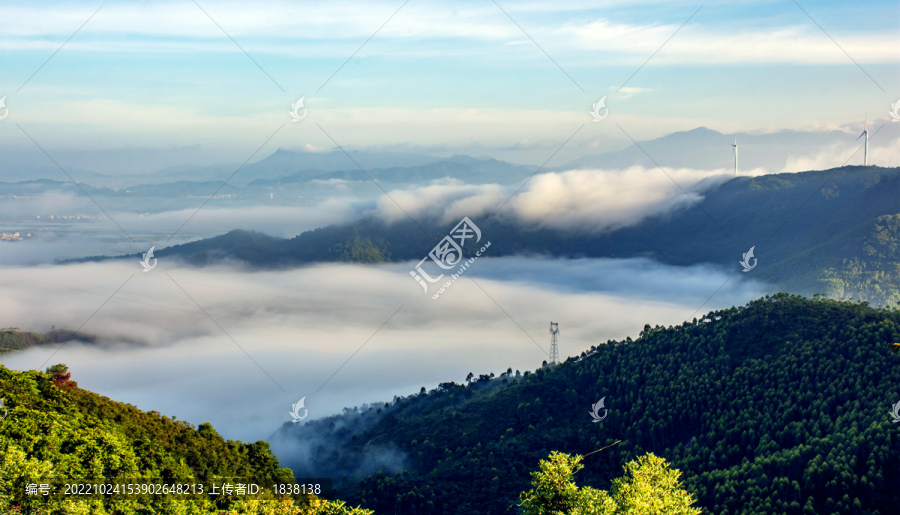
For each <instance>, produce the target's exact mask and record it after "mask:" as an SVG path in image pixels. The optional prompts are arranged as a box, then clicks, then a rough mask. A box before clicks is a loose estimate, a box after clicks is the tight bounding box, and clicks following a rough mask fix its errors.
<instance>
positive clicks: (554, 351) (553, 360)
mask: <svg viewBox="0 0 900 515" xmlns="http://www.w3.org/2000/svg"><path fill="white" fill-rule="evenodd" d="M558 334H559V324H558V323H557V322H550V364H551V365H555V364H557V363H559V343H558V342H557V341H556V335H558Z"/></svg>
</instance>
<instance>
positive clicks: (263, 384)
mask: <svg viewBox="0 0 900 515" xmlns="http://www.w3.org/2000/svg"><path fill="white" fill-rule="evenodd" d="M410 266H411V263H396V264H391V265H383V266H352V265H328V266H312V267H305V268H299V269H294V270H290V271H269V272H258V271H257V272H242V271H240V270H235V269H233V268H230V267H225V266H217V267H209V268H203V269H192V268H183V267H178V266H176V265H174V264H173V263H172V262H171V261H166V260H161V261H160V263H159V264H158V265H157V267H156V268H155V269H154V270H153V272H150V273H147V274H144V273H141V272H140V266H139V265H138V264H137V263H130V262H106V263H90V264H80V265H70V266H50V267H40V268H12V267H9V268H5V269H4V290H3V293H4V294H3V295H2V296H0V326H3V327H9V326H15V327H20V328H22V329H25V330H33V331H45V330H48V329H49V328H50V326H51V325H56V326H57V327H66V328H70V329H74V328H77V327H79V326H80V325H81V324H83V323H84V322H85V320H87V319H88V318H89V317H91V314H92V313H93V312H94V311H96V310H97V308H98V307H100V306H101V304H103V303H104V302H105V301H106V300H107V298H109V296H110V295H112V294H113V293H114V292H115V291H116V289H117V288H119V287H120V286H122V284H123V283H125V281H126V279H128V278H129V277H131V276H133V277H131V279H130V280H129V281H128V282H127V284H126V285H125V286H124V287H122V288H121V290H120V291H119V292H118V293H117V294H116V295H115V297H113V298H112V299H111V300H109V301H108V302H107V303H106V305H105V306H103V308H102V309H100V310H99V311H98V312H97V313H96V315H94V316H93V317H92V318H90V322H88V323H87V324H86V325H85V326H84V328H83V331H84V332H86V333H93V334H98V335H101V336H104V337H106V338H108V339H109V340H110V341H107V342H106V343H105V344H103V345H99V346H88V345H80V344H77V343H69V344H68V345H66V346H65V347H63V348H62V349H61V350H60V351H59V352H58V353H57V354H56V355H55V356H54V357H53V358H52V360H51V362H50V363H48V365H49V364H52V363H60V362H61V363H66V364H67V365H68V366H69V367H70V370H71V371H72V373H73V379H75V380H77V381H78V382H79V385H80V386H82V387H84V388H88V389H91V390H93V391H96V392H98V393H100V394H102V395H107V396H110V397H111V398H113V399H116V400H118V401H121V402H130V403H133V404H136V405H138V406H139V407H140V408H141V409H144V410H154V409H155V410H159V411H161V412H163V413H165V414H167V415H169V416H171V415H176V416H177V417H178V418H179V419H182V420H187V421H189V422H192V423H194V424H199V423H202V422H207V421H209V422H212V423H213V425H214V426H215V427H216V428H217V429H218V430H219V431H220V432H221V433H222V434H223V435H224V436H226V437H227V438H240V439H244V440H251V441H252V440H257V439H265V438H268V437H269V436H270V435H271V434H272V432H273V431H274V430H275V429H277V428H278V426H280V425H281V424H282V423H283V422H285V421H286V420H289V416H288V415H287V412H288V411H289V410H290V405H291V404H292V403H295V402H297V400H298V399H299V398H300V397H304V396H306V397H307V403H306V405H307V407H308V408H309V409H310V417H311V418H313V419H316V418H320V417H322V416H325V415H328V414H332V413H336V412H339V411H340V409H341V407H344V406H354V405H359V404H362V403H364V402H370V403H371V402H377V401H386V400H390V399H391V397H392V396H393V395H394V394H399V395H408V394H410V393H413V392H417V391H418V389H419V387H420V386H423V385H425V386H427V387H428V388H433V387H435V386H436V385H437V383H439V382H444V381H451V380H454V381H462V380H463V378H464V377H465V375H466V374H467V373H468V372H469V371H472V372H474V373H475V374H480V373H489V372H494V373H499V372H502V371H505V370H506V368H507V367H512V368H513V369H520V370H523V371H524V370H534V369H535V368H537V367H539V366H540V364H541V361H543V360H545V359H547V355H546V354H545V352H547V350H548V344H547V340H546V324H547V321H548V320H551V319H552V320H559V322H560V324H561V327H563V328H564V332H563V336H562V337H561V338H560V354H561V355H562V356H563V357H564V358H565V357H567V356H571V355H577V354H580V353H581V351H583V350H584V349H586V348H589V347H590V346H591V345H592V344H600V343H603V342H605V341H606V340H607V339H610V338H615V339H624V337H625V336H631V337H632V338H635V337H636V336H637V333H638V332H639V331H640V330H641V329H642V328H643V325H644V324H645V323H650V324H651V325H652V324H657V323H659V324H663V325H669V324H673V325H674V324H680V323H681V322H682V321H684V320H687V319H690V317H692V316H698V315H693V313H694V311H695V310H696V309H697V308H698V307H700V306H701V305H702V304H703V303H704V301H706V300H707V298H708V297H709V295H710V293H711V292H713V291H715V290H716V289H717V288H719V287H720V286H721V285H722V283H724V282H725V280H726V279H727V278H728V275H729V272H727V271H724V270H719V269H717V268H709V267H690V268H678V267H669V266H662V265H658V264H655V263H653V262H650V261H648V260H574V261H570V260H527V259H526V260H523V259H517V258H502V259H496V260H492V259H490V258H487V259H484V260H480V261H479V262H478V266H477V267H473V268H472V270H471V272H472V273H474V274H478V275H479V278H478V281H479V284H480V285H481V287H482V288H484V289H485V290H486V291H487V292H488V293H489V294H490V296H491V297H492V298H493V301H492V300H491V299H490V298H488V297H487V296H486V295H485V294H484V293H483V292H482V291H480V290H479V289H478V288H477V287H476V286H475V285H474V284H470V283H469V282H466V281H464V282H458V283H457V284H455V285H454V287H453V288H452V289H451V290H448V291H447V292H446V293H445V294H444V295H442V296H441V298H440V299H439V300H438V301H433V300H431V298H430V297H427V296H425V295H423V293H422V290H421V289H420V288H419V286H418V285H417V284H416V282H415V281H414V280H412V279H411V278H410V277H409V275H408V271H409V268H410ZM167 273H168V274H169V275H171V276H172V277H173V278H174V279H175V280H176V281H178V285H176V284H174V283H173V282H172V281H171V280H170V279H169V278H168V277H167V276H166V274H167ZM535 277H540V278H542V279H541V280H533V278H535ZM610 278H619V279H617V280H614V281H610V280H609V279H610ZM554 279H555V281H553V280H554ZM550 281H553V282H552V283H551V282H550ZM179 285H180V286H181V287H182V288H184V290H185V291H187V292H188V293H189V294H190V296H191V297H193V298H194V300H196V302H197V303H199V304H200V306H202V307H203V309H204V310H206V311H207V312H208V313H209V315H211V316H212V317H213V318H214V319H215V320H216V322H218V323H219V324H220V325H221V326H222V327H223V328H224V329H225V331H227V332H228V335H230V336H231V337H232V338H233V339H234V341H232V340H231V339H230V338H229V337H228V336H226V334H225V333H223V331H222V329H220V328H219V327H218V326H216V324H214V323H213V322H212V321H211V320H209V318H208V317H207V316H206V315H205V314H204V313H203V312H202V311H201V310H200V308H198V307H197V306H196V305H195V304H194V303H193V301H191V300H190V299H189V298H188V297H187V295H185V293H184V292H183V291H182V290H181V289H180V288H179ZM585 285H590V286H588V287H585ZM676 286H677V287H676ZM773 291H775V289H774V288H773V289H771V290H769V289H767V287H766V286H765V285H762V284H759V283H756V282H754V281H752V280H749V279H745V278H736V279H735V280H732V281H729V282H728V284H727V285H726V286H725V287H724V288H723V289H722V290H721V291H720V292H719V293H718V294H717V295H716V296H715V297H714V298H713V299H712V300H711V301H710V302H709V304H707V305H706V306H705V307H704V308H703V310H702V313H705V312H706V311H707V310H713V309H717V308H721V307H727V306H731V305H733V304H742V303H744V302H746V301H748V300H750V299H753V298H757V297H759V296H761V295H763V294H765V293H771V292H773ZM494 301H496V302H497V303H499V304H500V305H501V306H503V308H504V310H506V312H507V313H509V314H510V316H512V317H513V318H514V319H515V320H516V322H517V323H518V324H519V325H521V326H522V327H524V328H525V330H526V331H527V332H528V335H526V334H523V332H522V331H521V330H520V329H519V328H518V327H516V325H515V324H514V323H513V322H512V321H510V319H509V318H508V317H507V316H506V315H505V314H504V313H503V311H500V310H499V309H498V308H497V305H496V304H494ZM401 305H402V306H403V307H402V309H401V310H400V311H399V312H397V314H396V315H395V316H394V317H393V318H391V320H390V322H388V323H386V324H385V321H386V320H388V318H389V317H390V316H391V314H392V313H393V312H394V311H395V310H397V308H399V307H400V306H401ZM597 313H603V314H604V316H602V317H598V316H597ZM382 324H385V325H384V328H383V329H381V330H380V331H378V333H377V334H375V335H374V336H373V333H375V331H376V329H378V328H379V326H381V325H382ZM122 336H127V337H129V338H130V339H138V340H141V341H142V342H143V345H138V346H135V345H127V344H121V343H115V342H116V341H117V339H118V338H120V337H122ZM370 337H371V339H370V340H369V341H368V343H365V342H366V341H367V339H369V338H370ZM570 337H571V338H570ZM532 338H533V339H534V340H535V341H536V342H537V343H538V345H535V343H534V341H532ZM576 338H577V339H576ZM585 340H587V341H585ZM235 342H236V343H235ZM363 343H365V346H363V347H362V348H360V347H361V346H362V345H363ZM539 346H540V347H542V348H543V350H541V349H540V348H538V347H539ZM55 349H56V346H48V347H46V348H36V349H31V350H28V351H25V352H17V353H12V354H5V355H3V356H2V358H0V361H2V363H3V364H4V365H6V366H9V367H12V368H15V369H20V370H21V369H31V368H37V367H39V366H41V364H42V363H43V362H44V361H45V360H46V359H48V358H49V357H50V355H51V353H52V352H53V351H54V350H55ZM244 351H246V353H247V354H249V355H250V357H248V356H247V354H245V353H244ZM357 351H358V352H357ZM354 352H356V355H355V356H353V357H352V359H350V360H349V361H347V359H348V358H349V357H351V355H353V354H354ZM251 358H252V359H251ZM345 362H346V365H344V366H343V367H342V364H344V363H345ZM257 364H258V365H259V366H257ZM260 368H261V369H262V370H261V369H260ZM339 369H340V370H339ZM338 370H339V371H338ZM136 371H137V372H136ZM335 371H338V372H337V373H336V374H335V375H334V377H333V378H331V379H330V380H329V381H328V382H327V384H326V385H325V386H324V387H323V386H322V385H323V384H324V383H325V382H326V380H328V379H329V376H331V375H332V373H333V372H335ZM266 374H268V375H270V376H271V377H272V378H274V380H275V381H276V382H277V383H278V384H279V385H280V386H281V388H283V389H284V391H282V390H281V389H280V388H279V387H278V386H276V385H275V384H274V383H273V382H272V381H271V380H270V379H269V378H268V377H267V375H266ZM223 378H225V379H223ZM320 387H321V391H318V392H317V389H319V388H320Z"/></svg>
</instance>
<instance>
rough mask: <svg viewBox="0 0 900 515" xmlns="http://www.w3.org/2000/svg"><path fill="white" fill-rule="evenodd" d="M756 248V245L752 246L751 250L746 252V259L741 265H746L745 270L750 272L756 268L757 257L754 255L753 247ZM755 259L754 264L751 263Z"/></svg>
mask: <svg viewBox="0 0 900 515" xmlns="http://www.w3.org/2000/svg"><path fill="white" fill-rule="evenodd" d="M755 248H756V245H754V246H752V247H750V250H748V251H747V252H745V253H744V259H743V261H741V266H743V267H744V270H743V271H744V272H749V271H750V270H753V269H754V268H756V258H755V257H753V249H755ZM751 259H752V260H753V265H750V260H751Z"/></svg>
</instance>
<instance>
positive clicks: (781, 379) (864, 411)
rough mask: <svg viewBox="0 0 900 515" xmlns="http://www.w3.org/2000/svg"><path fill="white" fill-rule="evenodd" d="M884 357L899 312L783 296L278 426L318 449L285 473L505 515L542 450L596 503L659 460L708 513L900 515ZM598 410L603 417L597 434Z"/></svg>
mask: <svg viewBox="0 0 900 515" xmlns="http://www.w3.org/2000/svg"><path fill="white" fill-rule="evenodd" d="M892 342H900V310H897V309H891V308H884V309H876V308H872V307H870V306H869V305H867V304H866V303H864V302H839V301H834V300H830V299H826V298H822V297H817V298H814V299H806V298H803V297H799V296H789V295H785V294H778V295H775V296H771V297H767V298H763V299H759V300H757V301H753V302H751V303H749V304H748V305H746V306H740V307H734V308H730V309H725V310H721V311H714V312H711V313H709V314H708V315H706V316H705V317H703V318H702V319H701V320H695V321H693V322H692V323H690V322H689V323H685V324H683V325H682V326H679V327H660V326H650V325H649V324H648V325H646V326H645V327H644V330H643V331H642V332H641V333H640V334H639V335H638V337H637V339H635V340H632V339H631V338H627V339H626V340H625V341H609V342H607V344H605V345H600V346H595V347H592V348H591V349H590V350H588V351H586V352H585V353H584V354H583V355H582V356H581V357H579V358H577V359H576V358H571V359H569V360H568V361H566V362H565V363H562V364H559V365H557V366H553V367H543V368H541V369H538V370H537V371H535V372H533V373H532V372H525V373H524V374H521V373H519V372H518V371H516V372H513V371H511V370H510V371H508V372H507V373H504V374H501V376H498V377H494V375H493V374H482V375H481V376H476V375H475V374H471V375H470V377H469V378H467V380H466V382H465V383H464V384H457V383H453V382H448V383H442V384H441V385H440V386H439V387H438V388H436V389H434V390H431V391H427V392H426V391H425V389H424V388H423V389H422V391H421V392H419V393H418V394H414V395H410V396H408V397H395V398H394V400H393V402H389V403H385V404H384V405H382V406H377V407H368V408H367V409H364V410H359V409H356V408H355V409H352V410H345V412H344V413H343V414H341V415H338V416H335V417H332V418H326V419H323V420H320V421H318V424H317V426H318V427H312V426H311V425H309V424H307V425H305V426H299V427H288V428H285V429H283V430H282V432H283V433H286V434H289V435H291V437H292V438H295V439H302V440H304V441H311V442H318V443H317V445H318V451H317V455H316V457H315V460H314V462H312V463H298V464H294V463H286V465H288V466H290V467H292V468H293V470H294V472H295V474H298V475H305V474H310V473H311V471H312V470H316V471H318V473H320V474H324V475H328V476H331V477H334V478H341V480H339V481H337V483H336V486H337V488H338V496H339V497H340V498H341V499H345V500H348V501H349V502H350V503H351V504H360V505H362V506H363V507H366V508H370V509H374V510H375V512H376V513H377V514H379V515H381V514H403V513H421V514H438V513H440V514H459V515H463V514H465V515H478V514H499V513H513V512H514V511H513V512H510V511H508V508H509V507H510V506H514V505H517V504H518V503H519V499H518V497H517V496H518V493H519V492H521V491H523V490H524V489H526V488H527V487H528V485H529V478H530V476H529V473H530V471H533V470H535V469H536V468H537V467H538V462H539V460H540V459H542V458H544V457H546V456H548V455H549V454H550V452H551V451H560V452H564V453H568V454H578V455H582V456H585V459H584V462H583V464H584V470H582V471H581V472H579V474H578V479H579V482H580V484H583V485H586V486H590V487H593V488H598V489H603V490H607V489H609V488H610V487H611V486H612V484H613V481H614V479H615V478H616V477H618V476H619V475H620V474H621V471H622V467H623V466H624V465H625V464H626V463H628V462H629V461H631V460H635V459H637V458H639V457H641V456H644V455H646V454H647V453H653V454H655V455H657V456H660V457H662V458H664V459H666V460H667V462H668V463H671V465H672V466H673V467H675V468H677V469H679V470H680V471H681V472H682V473H683V476H682V478H683V482H684V488H685V489H686V491H687V492H688V493H690V494H691V495H692V496H693V497H694V498H695V499H696V506H697V507H699V508H702V509H703V512H704V513H710V514H715V515H737V514H744V515H751V514H759V515H762V514H786V515H801V514H802V515H807V514H822V515H831V514H866V515H875V514H880V515H887V514H893V513H900V493H898V490H897V488H896V485H897V484H898V481H900V438H898V430H900V424H893V423H892V418H891V416H890V414H889V412H890V411H891V405H892V404H894V403H896V402H898V401H900V397H898V396H900V391H898V389H897V385H898V384H900V355H897V354H891V353H890V352H889V349H890V347H891V344H892ZM600 398H605V407H606V408H608V410H609V414H608V416H607V418H605V419H604V420H603V421H602V422H600V423H593V422H592V419H591V417H590V415H589V412H590V411H591V409H590V408H591V406H592V404H594V403H596V402H597V401H598V400H599V399H600ZM322 428H324V429H325V430H326V431H328V434H327V437H326V438H322V437H321V436H317V435H318V433H319V432H320V431H321V430H322ZM317 439H318V440H317ZM619 440H621V442H620V443H618V444H617V445H614V446H613V447H610V448H608V449H606V450H603V451H602V452H598V453H596V454H593V455H589V453H591V452H592V451H595V450H597V449H600V448H603V447H606V446H609V445H611V444H614V443H615V442H617V441H619ZM386 450H391V451H392V452H393V453H394V454H396V455H402V456H404V459H403V460H402V462H401V463H400V464H399V465H397V464H389V466H387V467H385V468H386V469H390V468H394V469H397V470H396V471H393V472H392V471H391V470H387V472H377V473H375V474H369V475H366V476H365V477H354V476H352V474H351V473H350V472H349V471H353V470H354V469H355V468H356V464H358V463H360V462H361V461H363V460H364V459H365V458H366V456H367V454H376V453H378V452H384V451H386ZM306 467H309V469H306ZM345 475H346V476H345ZM342 476H343V477H342Z"/></svg>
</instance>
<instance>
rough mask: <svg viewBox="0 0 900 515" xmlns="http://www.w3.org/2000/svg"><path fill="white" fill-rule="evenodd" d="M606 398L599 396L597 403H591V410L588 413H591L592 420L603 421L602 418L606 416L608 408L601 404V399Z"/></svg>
mask: <svg viewBox="0 0 900 515" xmlns="http://www.w3.org/2000/svg"><path fill="white" fill-rule="evenodd" d="M605 400H606V397H601V398H600V400H599V401H598V402H597V404H591V411H589V412H588V413H589V414H590V415H591V418H592V419H594V420H593V421H594V422H603V419H605V418H606V415H607V414H608V413H609V410H608V409H605V406H603V401H605ZM600 410H603V416H602V417H601V416H600Z"/></svg>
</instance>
